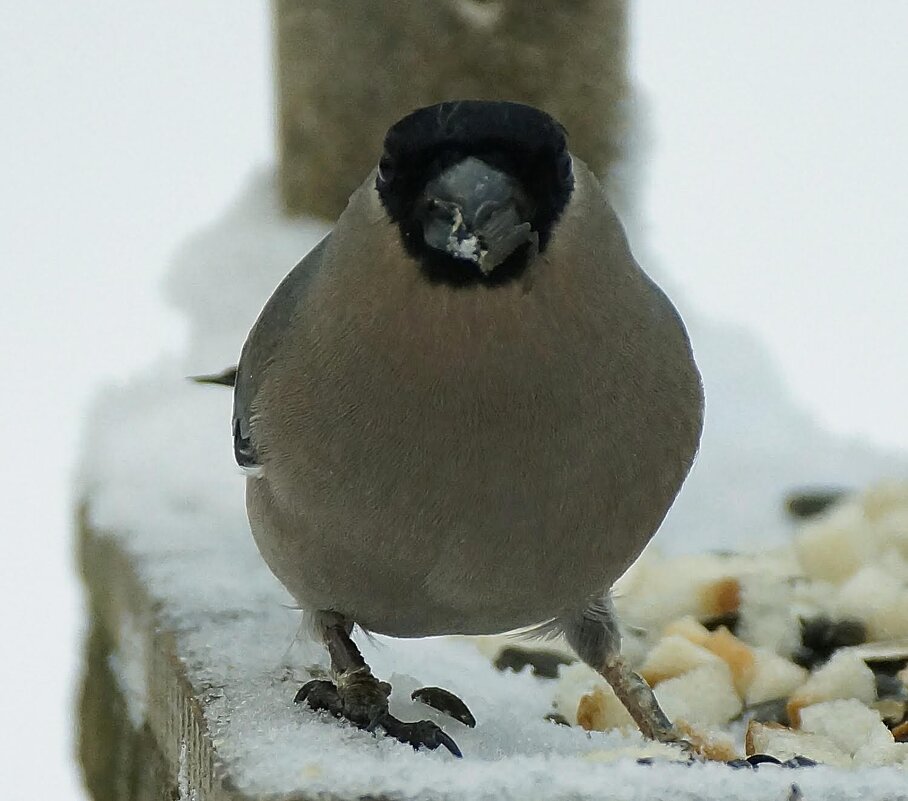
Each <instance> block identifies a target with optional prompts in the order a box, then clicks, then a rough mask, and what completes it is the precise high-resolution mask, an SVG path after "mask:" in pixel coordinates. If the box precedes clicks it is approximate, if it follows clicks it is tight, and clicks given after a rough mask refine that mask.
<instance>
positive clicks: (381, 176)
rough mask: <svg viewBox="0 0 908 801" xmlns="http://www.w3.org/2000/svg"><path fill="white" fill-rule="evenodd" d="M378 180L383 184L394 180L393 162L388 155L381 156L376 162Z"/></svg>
mask: <svg viewBox="0 0 908 801" xmlns="http://www.w3.org/2000/svg"><path fill="white" fill-rule="evenodd" d="M378 180H379V181H380V182H381V183H383V184H388V183H391V181H393V180H394V164H393V162H392V161H391V159H390V158H389V157H388V156H382V157H381V159H380V160H379V162H378Z"/></svg>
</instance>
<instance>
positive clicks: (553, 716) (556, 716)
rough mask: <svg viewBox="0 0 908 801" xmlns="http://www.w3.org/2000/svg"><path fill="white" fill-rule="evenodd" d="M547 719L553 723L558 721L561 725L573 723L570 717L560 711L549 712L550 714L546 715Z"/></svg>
mask: <svg viewBox="0 0 908 801" xmlns="http://www.w3.org/2000/svg"><path fill="white" fill-rule="evenodd" d="M545 719H546V720H548V721H551V722H552V723H557V724H558V725H559V726H570V725H571V724H570V722H569V721H568V719H567V718H566V717H565V716H564V715H562V714H561V713H560V712H549V714H548V715H546V716H545Z"/></svg>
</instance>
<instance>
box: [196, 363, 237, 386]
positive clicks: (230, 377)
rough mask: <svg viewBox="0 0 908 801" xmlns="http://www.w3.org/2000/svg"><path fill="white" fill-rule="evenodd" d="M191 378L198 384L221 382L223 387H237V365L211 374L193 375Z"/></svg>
mask: <svg viewBox="0 0 908 801" xmlns="http://www.w3.org/2000/svg"><path fill="white" fill-rule="evenodd" d="M189 378H190V380H192V381H195V382H196V383H198V384H220V385H221V386H222V387H235V386H236V367H228V368H227V369H226V370H222V371H221V372H220V373H212V374H211V375H191V376H189Z"/></svg>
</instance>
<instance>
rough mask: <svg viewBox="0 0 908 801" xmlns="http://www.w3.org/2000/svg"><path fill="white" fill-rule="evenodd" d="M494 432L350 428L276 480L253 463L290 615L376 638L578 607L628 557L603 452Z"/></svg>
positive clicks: (251, 490)
mask: <svg viewBox="0 0 908 801" xmlns="http://www.w3.org/2000/svg"><path fill="white" fill-rule="evenodd" d="M439 429H443V427H441V426H439ZM506 429H507V427H506V426H504V427H500V428H499V429H498V430H496V431H493V432H483V433H482V434H481V435H477V436H472V437H468V436H467V433H466V432H463V431H461V432H458V433H457V434H456V437H454V438H452V437H448V436H444V432H443V430H439V431H437V432H436V433H440V434H442V436H438V437H429V438H426V439H424V440H422V441H420V442H418V443H417V442H415V441H414V439H413V437H412V433H411V437H410V438H409V440H404V439H402V438H400V437H398V436H395V435H394V434H393V432H391V431H389V430H388V429H383V430H382V431H381V432H376V433H375V435H374V436H373V437H372V438H371V440H372V441H371V442H370V441H369V440H370V438H369V437H367V436H363V435H362V433H361V435H360V436H359V437H358V438H357V437H350V438H349V439H346V446H345V448H344V451H345V452H346V455H347V458H345V459H342V460H337V461H335V460H334V459H332V456H331V454H329V453H328V452H326V451H322V453H321V454H317V453H315V454H312V456H313V457H314V458H313V460H312V461H311V462H310V466H309V469H307V470H304V471H299V470H297V471H296V472H295V473H294V474H293V476H292V477H291V478H290V479H289V480H290V482H291V483H290V484H289V485H288V483H287V482H288V478H287V477H286V476H282V475H281V469H280V468H281V466H280V465H272V466H266V469H265V475H264V477H263V478H261V479H249V483H248V485H247V487H248V489H247V506H248V509H249V517H250V522H251V525H252V530H253V533H254V535H255V537H256V540H257V542H258V545H259V548H260V550H261V551H262V554H263V555H264V557H265V559H266V561H267V562H268V564H269V566H270V567H271V569H272V570H273V571H274V573H275V574H276V575H277V576H278V578H279V579H280V580H281V581H282V582H283V583H284V585H285V586H286V587H287V588H288V590H289V591H290V592H291V593H292V594H293V595H294V597H295V598H296V599H297V601H298V602H299V603H300V604H301V605H303V606H304V607H307V608H314V609H332V610H335V611H338V612H341V613H342V614H345V615H348V616H349V617H350V618H352V619H353V620H355V621H356V622H357V623H359V624H360V625H362V626H363V627H365V628H367V629H370V630H373V631H376V632H380V633H387V634H392V635H397V636H425V635H433V634H452V633H464V634H467V633H470V634H479V633H493V632H500V631H507V630H511V629H514V628H519V627H522V626H528V625H532V624H534V623H540V622H542V621H545V620H548V619H551V618H553V617H557V616H558V615H560V614H563V613H565V612H568V611H575V610H577V609H579V608H582V607H583V606H584V605H585V604H586V603H587V602H588V601H589V600H590V599H591V597H592V596H594V595H596V594H598V593H601V592H603V591H604V590H606V589H608V587H609V586H610V584H611V582H612V581H614V579H615V578H617V576H618V575H620V573H621V572H622V571H623V570H624V569H625V568H626V567H627V563H628V559H627V553H628V550H629V549H628V548H627V547H626V544H624V545H622V543H621V542H618V541H616V538H615V536H614V534H615V532H614V530H613V529H614V524H615V520H616V515H617V514H619V513H620V511H621V505H622V504H621V500H620V499H621V488H619V487H617V486H615V481H614V478H615V476H616V475H617V474H616V472H615V471H614V470H613V469H611V468H610V467H609V465H608V458H607V454H606V453H605V452H604V450H603V447H602V446H603V444H604V443H601V442H599V443H597V441H596V440H595V438H594V439H593V440H592V441H591V440H590V433H591V432H590V431H589V430H583V427H582V426H576V427H573V428H572V427H570V426H566V427H564V429H563V430H561V431H560V432H558V434H557V436H552V435H548V436H546V435H545V432H542V431H536V432H518V431H512V432H508V431H507V430H506ZM339 433H340V432H335V434H336V435H337V434H339ZM597 445H598V446H599V447H598V448H597ZM389 455H390V461H389ZM319 457H320V458H319ZM612 467H614V465H612ZM269 469H272V471H273V472H272V475H269ZM618 472H619V473H620V471H618ZM628 535H629V536H631V537H633V536H635V533H634V532H623V534H622V536H623V537H627V536H628ZM618 546H620V547H618ZM641 547H642V546H641ZM632 550H634V552H633V554H632V557H631V558H633V557H634V556H636V550H637V549H632Z"/></svg>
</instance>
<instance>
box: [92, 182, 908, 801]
mask: <svg viewBox="0 0 908 801" xmlns="http://www.w3.org/2000/svg"><path fill="white" fill-rule="evenodd" d="M322 232H323V228H322V227H321V226H319V225H317V224H314V223H306V222H300V221H296V222H293V221H289V220H287V219H286V218H285V217H283V215H282V214H281V213H280V211H279V207H278V203H277V200H276V192H275V191H274V188H273V182H272V180H271V178H270V176H268V175H265V176H262V177H260V178H259V179H257V180H256V181H254V182H253V184H252V185H251V186H250V188H249V190H248V191H247V192H246V193H245V195H244V196H243V198H242V199H241V201H240V202H239V203H237V204H236V205H235V206H234V207H233V208H232V209H231V210H230V211H228V213H227V214H226V215H225V217H224V219H223V220H221V221H219V222H218V223H216V224H215V225H214V226H213V227H212V228H211V229H210V230H208V231H205V232H203V233H202V234H200V235H199V236H198V237H197V239H196V240H194V241H192V242H190V243H189V244H188V245H187V247H186V248H185V250H184V252H183V254H182V255H181V256H180V258H179V259H178V261H177V264H176V265H175V268H174V270H173V272H172V279H171V287H170V290H171V294H172V295H173V296H174V300H175V302H176V303H177V304H178V305H179V306H180V307H181V308H182V309H183V310H184V311H185V312H186V314H187V316H188V318H189V319H190V322H191V326H192V330H191V337H190V352H189V354H188V357H187V359H186V360H185V361H180V362H178V361H176V360H171V361H167V362H164V363H161V364H159V365H158V366H157V367H156V368H155V369H154V370H153V371H149V372H148V373H147V374H145V375H144V376H142V377H141V378H139V379H137V380H135V381H133V382H132V383H131V384H129V385H128V386H124V387H121V388H118V389H113V390H110V391H109V392H107V393H106V394H105V396H104V397H103V399H102V400H101V401H100V402H99V403H98V405H97V408H96V411H95V414H94V419H93V422H92V425H91V426H90V428H89V431H88V436H87V439H86V445H85V463H84V467H83V471H82V477H81V486H80V495H81V498H82V499H83V502H84V508H83V513H82V518H81V531H82V533H81V537H80V555H81V560H82V564H83V570H84V575H85V578H86V582H87V585H88V587H89V592H90V595H91V599H92V609H93V611H94V623H93V625H94V636H93V638H92V641H91V643H90V646H91V647H92V648H93V654H94V658H93V659H91V660H90V662H91V670H90V672H89V675H88V677H87V682H86V693H85V695H84V698H83V705H82V711H83V716H82V737H81V749H80V750H81V752H82V756H83V763H84V764H85V765H86V772H89V769H90V767H92V766H93V769H94V771H95V774H94V775H96V776H100V777H102V778H107V779H109V780H110V781H112V782H113V783H114V784H116V783H119V785H118V786H120V787H121V788H122V787H124V786H129V787H133V788H135V787H140V786H144V785H143V784H142V783H143V782H147V783H149V785H150V784H153V783H154V782H159V783H160V786H161V787H162V788H169V792H171V793H172V795H174V796H175V797H177V798H180V799H190V798H193V799H196V801H206V800H207V799H262V798H268V799H297V798H299V799H301V798H315V797H331V798H343V799H347V798H351V799H352V798H361V797H364V796H367V795H368V796H373V797H375V796H384V797H394V798H401V799H404V798H407V799H409V798H413V799H418V798H427V797H432V798H448V799H461V798H463V799H466V798H470V799H475V798H496V799H499V798H534V799H550V798H552V799H554V798H564V797H571V798H591V799H592V798H597V799H599V798H602V797H604V796H606V795H607V796H608V797H610V798H631V797H636V798H639V797H647V798H672V799H675V798H678V799H694V798H698V799H699V798H707V799H708V798H722V799H738V798H740V799H761V798H767V799H770V798H771V799H785V798H788V797H797V794H795V795H794V796H792V792H793V791H792V784H793V783H794V784H797V786H798V788H799V792H803V794H804V796H805V797H806V798H824V799H857V798H880V797H885V796H887V794H888V797H900V794H901V795H904V794H905V789H904V788H905V784H904V783H905V774H904V772H901V771H899V770H898V769H874V770H860V771H850V772H843V771H840V770H837V769H833V768H825V767H821V768H814V769H809V770H801V771H798V772H796V773H793V772H790V771H781V770H761V771H759V772H742V771H733V770H732V769H730V768H726V767H725V766H722V765H716V764H713V765H701V766H694V767H683V766H678V765H668V764H662V765H657V766H656V765H639V764H637V763H636V762H635V760H634V759H633V758H628V751H627V750H626V749H628V748H631V747H637V746H640V744H641V741H640V739H639V738H637V737H629V738H625V737H623V736H622V735H620V734H617V733H598V732H592V733H586V732H584V731H582V730H580V729H577V728H567V727H563V726H557V725H554V724H552V723H551V722H549V721H547V720H545V716H546V714H547V713H548V712H549V711H550V709H551V707H550V703H551V687H550V686H549V685H547V684H546V683H545V682H544V681H543V680H542V679H539V678H536V677H534V676H532V675H530V674H529V673H527V672H524V673H521V674H516V675H515V674H512V673H500V672H498V671H496V670H495V669H494V668H493V667H492V665H491V663H490V660H489V659H488V658H487V657H486V656H484V655H483V654H482V653H481V652H480V651H479V650H478V649H477V648H476V647H475V645H474V644H473V643H471V642H469V641H466V640H462V639H434V640H421V641H400V640H388V639H384V638H376V639H375V641H373V642H368V641H363V640H361V642H362V645H363V650H364V652H365V655H366V657H367V659H368V660H369V661H370V663H371V664H372V665H373V667H374V668H375V670H376V673H377V674H378V675H380V676H382V677H386V678H388V679H389V680H391V682H392V684H393V685H394V687H395V689H396V691H397V693H398V695H397V696H395V697H394V698H392V709H393V710H394V711H395V713H396V714H399V715H402V716H417V715H418V716H420V717H425V716H428V712H427V710H426V709H425V708H419V709H417V708H416V707H415V706H414V705H413V703H412V702H410V701H409V697H408V694H409V690H410V689H412V688H415V687H416V686H422V685H430V684H440V685H444V686H447V687H449V688H450V689H452V690H453V691H455V692H458V693H459V694H461V695H462V696H463V697H464V698H465V699H467V700H468V701H469V703H470V705H471V707H472V708H473V710H474V712H475V713H476V715H477V718H478V719H479V725H478V726H477V728H476V729H475V730H467V729H461V728H460V727H459V724H456V723H453V722H450V721H446V722H445V726H446V727H447V728H448V730H449V731H451V733H452V734H453V735H454V736H455V739H457V741H458V743H459V745H460V746H461V748H462V749H463V751H464V753H465V759H464V760H463V761H456V760H454V759H453V758H451V757H449V756H448V755H447V754H444V753H439V752H434V753H414V752H412V751H411V750H409V749H407V748H404V747H401V746H400V745H399V744H398V743H395V742H389V741H387V740H384V739H378V738H375V737H373V736H371V735H369V734H367V733H364V732H360V731H357V730H353V729H351V728H350V727H346V726H340V725H337V724H336V723H334V722H333V721H331V722H325V721H323V720H322V719H320V718H319V717H318V716H316V715H314V714H313V713H311V712H309V711H308V710H305V709H303V708H301V707H299V706H297V705H295V704H294V703H293V700H292V699H293V696H294V693H295V691H296V689H297V687H298V686H299V685H300V684H301V683H302V682H304V681H305V680H306V679H307V678H308V677H309V673H308V672H307V666H309V665H310V664H312V661H313V659H314V658H316V657H317V656H318V653H317V652H316V653H315V654H314V655H313V654H311V653H303V652H301V650H300V649H299V648H291V645H292V644H293V643H294V640H295V634H296V630H297V627H298V624H299V614H298V612H295V611H294V610H293V609H292V608H290V607H291V605H292V602H291V599H290V598H289V596H288V595H287V594H286V593H285V592H284V590H283V589H282V587H281V586H280V585H279V584H278V583H277V581H276V580H275V579H274V578H273V577H272V576H271V574H270V573H269V571H268V570H267V568H266V567H265V565H264V563H263V562H262V560H261V558H260V556H259V554H258V552H257V551H256V549H255V546H254V544H253V542H252V538H251V536H250V535H249V533H248V528H247V524H246V520H245V514H244V510H243V486H242V483H243V477H242V476H241V475H240V474H239V473H238V472H237V470H236V469H235V467H234V465H233V462H232V455H231V450H230V445H231V443H230V436H229V433H230V432H229V408H230V393H229V392H228V391H226V390H221V389H220V388H217V387H201V386H198V385H194V384H192V383H190V382H188V381H186V380H185V376H186V375H188V374H191V373H193V372H202V371H211V370H215V369H218V368H220V367H222V366H225V365H227V364H229V363H232V362H233V360H234V359H235V357H236V353H237V351H238V349H239V346H240V343H241V342H242V338H243V335H244V334H245V331H246V330H247V329H248V326H249V325H250V324H251V322H252V319H253V318H254V316H255V314H256V312H257V311H258V309H259V308H260V306H261V305H262V303H263V302H264V300H265V298H266V297H267V295H268V293H269V292H270V290H271V289H272V288H273V286H274V285H276V283H277V282H278V280H279V279H280V277H282V275H283V274H284V273H285V272H286V270H287V269H288V268H289V267H290V266H291V265H292V264H293V263H294V262H295V261H296V260H298V258H299V257H300V255H301V254H302V253H304V252H305V251H306V250H307V249H308V248H309V247H310V246H311V245H312V244H313V243H314V242H315V241H317V239H318V238H319V236H320V235H321V233H322ZM688 318H689V322H691V323H692V325H691V327H692V329H693V331H694V334H693V336H694V341H695V343H697V345H698V354H699V356H700V361H701V364H702V366H703V368H704V373H705V376H706V383H707V393H708V394H709V393H710V391H711V390H712V395H711V397H712V408H713V413H712V418H711V421H712V426H713V427H712V429H711V430H710V429H709V428H708V429H707V436H706V439H705V442H704V452H703V454H702V459H701V462H700V464H699V467H698V470H697V471H696V472H695V475H694V476H693V477H692V479H691V482H690V483H689V485H688V487H687V488H686V489H685V497H682V499H681V501H680V502H679V504H678V505H677V507H676V509H675V510H674V511H673V513H672V515H671V516H670V519H669V520H668V521H667V524H666V526H665V528H664V530H663V531H662V532H661V533H660V535H659V538H660V540H661V541H662V543H663V546H664V547H665V548H666V549H667V550H678V549H683V550H688V551H691V550H701V549H704V548H708V547H713V546H717V545H720V544H722V542H723V541H722V540H721V539H720V538H719V534H720V533H722V532H724V534H725V537H726V540H725V542H727V540H728V538H732V539H733V538H734V534H735V533H737V534H738V535H739V536H740V535H741V534H743V533H750V530H752V529H753V528H754V527H756V526H759V530H760V533H761V536H760V537H759V538H755V539H754V540H753V542H754V543H755V544H757V545H760V546H762V545H764V544H765V543H766V542H767V541H771V540H773V539H775V540H778V539H780V538H782V537H785V536H786V533H785V531H784V528H783V527H782V526H781V525H780V524H778V523H774V521H775V515H776V510H777V509H778V508H779V503H778V499H779V493H780V491H781V490H782V489H783V488H786V487H788V486H790V483H791V481H792V480H793V479H795V480H811V479H821V480H825V481H837V482H845V483H852V482H853V483H856V484H859V485H862V484H864V483H867V482H868V481H870V480H871V479H873V478H874V477H876V476H877V475H887V474H890V475H891V474H893V473H899V472H903V471H902V470H901V469H900V468H901V465H902V464H903V462H901V460H899V459H898V458H895V459H893V458H890V457H886V456H883V455H878V454H876V453H873V452H870V451H868V450H866V449H863V448H861V447H860V446H855V445H852V444H848V443H844V444H843V443H841V442H839V441H837V440H836V439H835V438H833V437H831V436H829V435H826V434H825V433H824V432H822V431H820V430H819V429H817V428H816V426H814V425H813V423H812V422H811V421H810V420H808V419H806V417H805V416H803V415H802V414H801V413H800V412H799V410H797V409H796V408H794V407H793V406H792V404H790V402H789V401H788V400H787V399H786V397H785V395H784V392H783V391H782V390H781V389H780V388H779V387H778V386H777V385H776V380H775V378H774V376H773V374H772V370H771V367H770V366H769V365H767V364H766V362H765V359H764V358H763V357H762V354H760V352H759V350H758V349H757V348H756V346H755V345H754V344H753V343H752V342H751V341H750V340H749V338H748V337H747V336H746V335H745V334H740V333H738V334H735V335H734V336H732V337H730V336H729V335H728V332H726V331H719V330H716V329H715V328H714V327H712V326H708V325H705V324H703V323H702V322H701V321H699V320H697V319H696V318H695V317H694V318H693V319H691V315H688ZM698 332H699V334H698ZM729 349H733V351H734V355H733V358H731V357H730V356H729V354H728V351H729ZM748 353H751V354H752V357H751V356H750V355H748ZM742 362H748V363H749V364H750V365H751V366H752V367H753V366H754V365H759V369H757V370H756V371H755V372H754V373H753V374H752V375H751V379H752V380H751V381H750V382H749V383H744V382H736V381H735V380H734V374H733V372H731V369H732V368H730V367H729V365H740V364H741V363H742ZM737 369H740V368H737ZM730 376H731V380H729V377H730ZM754 376H755V377H754ZM770 399H774V400H770ZM758 412H762V414H763V417H762V418H759V419H760V426H759V427H758V429H757V430H753V432H752V433H751V432H750V431H749V430H748V429H747V428H742V427H741V425H740V420H741V419H742V418H743V419H758V418H757V413H758ZM734 416H737V418H738V420H739V424H738V425H737V426H735V425H733V419H732V418H733V417H734ZM707 425H708V426H709V425H710V420H709V419H708V422H707ZM808 443H809V447H805V445H806V444H808ZM730 464H746V465H748V467H747V471H746V472H743V471H742V470H732V469H729V465H730ZM704 499H708V502H706V500H704ZM99 672H100V674H103V675H101V678H100V679H99V678H98V676H99V675H100V674H99ZM105 680H106V684H105ZM114 685H115V686H116V688H117V691H118V693H119V694H120V696H121V697H122V703H123V708H122V715H121V717H122V718H123V719H124V722H126V723H128V725H126V726H124V727H121V728H119V729H117V728H116V727H115V726H114V725H113V724H112V723H111V721H110V720H109V716H110V715H111V714H114V713H116V710H117V708H118V707H117V705H118V704H119V703H120V701H119V700H117V698H114V697H113V696H111V694H110V693H111V691H112V688H113V687H114ZM105 716H107V717H105ZM124 742H128V744H126V745H124ZM635 755H636V754H635ZM129 759H133V760H134V763H133V764H132V765H131V766H129V765H125V766H124V764H123V762H124V761H126V762H128V761H129ZM117 760H119V761H120V762H119V766H118V765H117V764H113V763H114V762H116V761H117ZM105 771H106V772H105ZM137 777H138V778H137ZM98 782H99V785H100V784H101V783H102V782H101V779H100V778H99V779H98ZM108 786H113V785H111V784H108ZM96 796H97V797H99V798H103V797H111V798H113V797H129V794H128V793H126V792H125V791H115V790H111V791H110V792H109V793H107V794H106V795H105V794H104V793H102V792H97V793H96ZM133 797H142V798H144V797H149V796H148V795H142V794H141V792H140V791H139V790H136V791H135V792H134V793H133ZM150 797H159V796H150Z"/></svg>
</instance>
